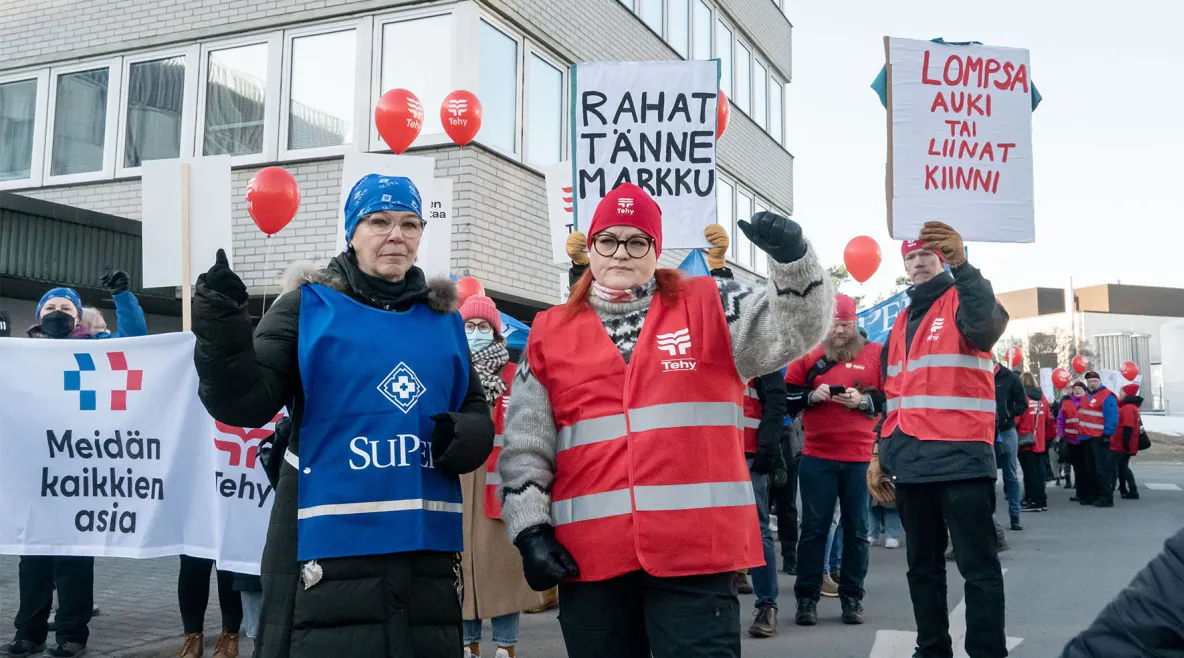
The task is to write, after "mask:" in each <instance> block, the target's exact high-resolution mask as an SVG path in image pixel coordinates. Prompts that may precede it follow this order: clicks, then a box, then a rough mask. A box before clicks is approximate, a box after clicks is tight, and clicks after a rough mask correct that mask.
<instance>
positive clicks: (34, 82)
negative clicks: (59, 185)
mask: <svg viewBox="0 0 1184 658" xmlns="http://www.w3.org/2000/svg"><path fill="white" fill-rule="evenodd" d="M39 84H41V85H44V84H45V82H44V81H42V80H38V79H37V77H36V76H34V77H31V78H27V79H24V80H13V81H11V82H4V83H0V181H15V180H25V179H32V178H34V174H35V172H36V168H35V167H34V162H33V155H34V153H36V151H37V149H36V147H35V143H36V141H37V96H38V94H37V88H38V85H39Z"/></svg>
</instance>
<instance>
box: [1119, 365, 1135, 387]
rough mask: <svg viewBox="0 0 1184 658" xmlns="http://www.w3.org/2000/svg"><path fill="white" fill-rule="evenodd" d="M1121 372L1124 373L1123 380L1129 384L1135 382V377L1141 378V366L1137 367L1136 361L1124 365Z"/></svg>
mask: <svg viewBox="0 0 1184 658" xmlns="http://www.w3.org/2000/svg"><path fill="white" fill-rule="evenodd" d="M1119 372H1121V373H1122V378H1123V379H1125V380H1127V381H1128V382H1133V381H1135V377H1138V376H1139V366H1137V365H1135V362H1134V361H1127V362H1126V363H1124V364H1122V370H1120V371H1119Z"/></svg>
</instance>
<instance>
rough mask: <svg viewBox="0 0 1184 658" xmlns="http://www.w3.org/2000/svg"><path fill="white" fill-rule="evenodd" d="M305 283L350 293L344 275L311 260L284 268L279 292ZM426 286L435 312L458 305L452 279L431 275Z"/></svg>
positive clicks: (449, 309) (429, 300)
mask: <svg viewBox="0 0 1184 658" xmlns="http://www.w3.org/2000/svg"><path fill="white" fill-rule="evenodd" d="M334 260H336V259H334ZM413 269H417V270H418V268H413ZM409 274H410V273H409ZM421 276H422V271H421ZM306 283H319V284H321V285H323V286H325V287H327V288H332V289H333V290H336V291H337V292H340V293H345V294H350V293H351V290H350V286H349V282H348V281H347V280H346V278H345V277H344V276H341V275H340V274H337V273H336V272H334V271H333V270H332V269H330V268H325V267H318V266H317V265H316V264H315V263H313V262H311V261H299V262H296V263H292V264H291V265H289V266H288V268H287V269H286V270H284V274H283V277H282V278H281V279H280V290H281V292H280V294H287V293H289V292H291V291H293V290H296V289H298V288H300V286H303V285H304V284H306ZM427 287H428V302H427V304H428V308H430V309H432V310H433V311H436V312H437V313H451V312H453V311H455V310H457V309H458V308H459V307H460V293H459V292H458V291H457V288H456V282H455V281H453V280H452V279H450V278H448V277H444V276H436V277H432V278H431V279H428V280H427Z"/></svg>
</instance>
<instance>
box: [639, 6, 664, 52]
mask: <svg viewBox="0 0 1184 658" xmlns="http://www.w3.org/2000/svg"><path fill="white" fill-rule="evenodd" d="M658 1H659V2H660V3H661V4H662V8H661V11H662V15H661V16H660V17H658V25H659V27H660V29H661V32H659V31H657V30H655V29H654V28H653V26H651V25H650V24H649V22H648V21H646V20H645V16H644V15H643V14H644V12H645V7H643V6H642V5H644V4H645V0H634V10H633V13H634V14H635V15H636V16H637V20H639V21H641V24H642V25H644V26H645V28H646V29H647V30H649V31H650V32H653V33H654V34H656V35H658V38H659V39H661V40H662V41H666V34H667V31H666V28H667V25H666V19H667V15H668V14H669V12H667V11H666V3H667V0H658ZM671 48H673V46H671Z"/></svg>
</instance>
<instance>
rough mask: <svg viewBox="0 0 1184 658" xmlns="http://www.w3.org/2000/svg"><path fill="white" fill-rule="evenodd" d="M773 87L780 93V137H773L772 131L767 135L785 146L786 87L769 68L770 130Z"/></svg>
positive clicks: (770, 125)
mask: <svg viewBox="0 0 1184 658" xmlns="http://www.w3.org/2000/svg"><path fill="white" fill-rule="evenodd" d="M774 87H777V88H778V89H780V90H781V93H780V94H778V96H779V99H778V100H780V101H781V105H780V107H781V117H780V119H781V138H780V139H778V138H777V137H775V136H774V135H773V133H772V132H770V133H769V136H770V137H773V141H775V142H777V143H778V144H780V145H781V146H782V147H784V146H785V141H786V140H785V132H786V131H785V87H786V85H785V83H784V82H782V81H781V80H780V78H778V77H777V76H776V75H773V71H772V70H770V71H769V92H768V97H769V129H770V130H772V128H773V105H772V103H773V88H774Z"/></svg>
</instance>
